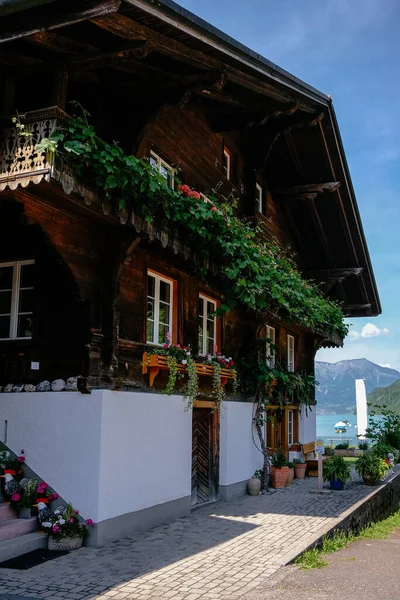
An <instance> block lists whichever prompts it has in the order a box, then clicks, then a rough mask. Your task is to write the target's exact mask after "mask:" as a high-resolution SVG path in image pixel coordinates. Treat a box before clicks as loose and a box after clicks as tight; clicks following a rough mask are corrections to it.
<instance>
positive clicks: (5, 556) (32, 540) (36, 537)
mask: <svg viewBox="0 0 400 600" xmlns="http://www.w3.org/2000/svg"><path fill="white" fill-rule="evenodd" d="M47 538H48V535H47V533H46V534H43V533H40V532H39V531H35V532H34V533H28V534H26V535H21V536H19V537H16V538H13V539H10V540H5V541H4V542H0V563H2V562H3V561H5V560H10V559H11V558H16V557H17V556H22V554H27V553H28V552H33V551H34V550H38V549H39V548H47Z"/></svg>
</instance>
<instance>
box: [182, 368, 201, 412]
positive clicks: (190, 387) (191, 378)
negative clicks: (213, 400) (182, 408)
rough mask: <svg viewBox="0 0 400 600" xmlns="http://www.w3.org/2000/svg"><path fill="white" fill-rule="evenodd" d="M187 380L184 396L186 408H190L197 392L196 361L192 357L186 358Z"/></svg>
mask: <svg viewBox="0 0 400 600" xmlns="http://www.w3.org/2000/svg"><path fill="white" fill-rule="evenodd" d="M186 371H187V376H188V381H187V384H186V387H185V393H184V397H185V399H186V400H187V406H186V409H189V408H192V406H193V404H194V402H195V400H196V398H197V395H198V393H199V379H198V377H197V371H196V363H195V361H194V360H193V358H188V359H187V363H186Z"/></svg>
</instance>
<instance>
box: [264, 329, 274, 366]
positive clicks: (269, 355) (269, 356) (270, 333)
mask: <svg viewBox="0 0 400 600" xmlns="http://www.w3.org/2000/svg"><path fill="white" fill-rule="evenodd" d="M265 330H266V331H265V333H266V336H267V337H268V338H269V339H270V340H271V343H270V342H267V344H266V350H265V351H266V362H267V365H268V367H269V368H270V369H273V368H274V367H275V355H276V352H275V347H274V348H272V347H271V344H274V346H275V327H272V326H271V325H267V326H266V328H265Z"/></svg>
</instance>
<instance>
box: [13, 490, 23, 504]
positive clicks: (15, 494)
mask: <svg viewBox="0 0 400 600" xmlns="http://www.w3.org/2000/svg"><path fill="white" fill-rule="evenodd" d="M11 500H12V501H13V502H19V501H20V500H21V494H18V492H14V493H13V495H12V496H11Z"/></svg>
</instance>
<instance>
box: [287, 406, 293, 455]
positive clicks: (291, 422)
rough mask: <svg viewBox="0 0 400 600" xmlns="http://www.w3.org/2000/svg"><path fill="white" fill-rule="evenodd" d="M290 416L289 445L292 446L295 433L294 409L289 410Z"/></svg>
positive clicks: (288, 414)
mask: <svg viewBox="0 0 400 600" xmlns="http://www.w3.org/2000/svg"><path fill="white" fill-rule="evenodd" d="M287 416H288V429H287V431H288V445H289V446H291V445H292V444H293V433H294V421H293V411H292V410H288V411H287Z"/></svg>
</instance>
